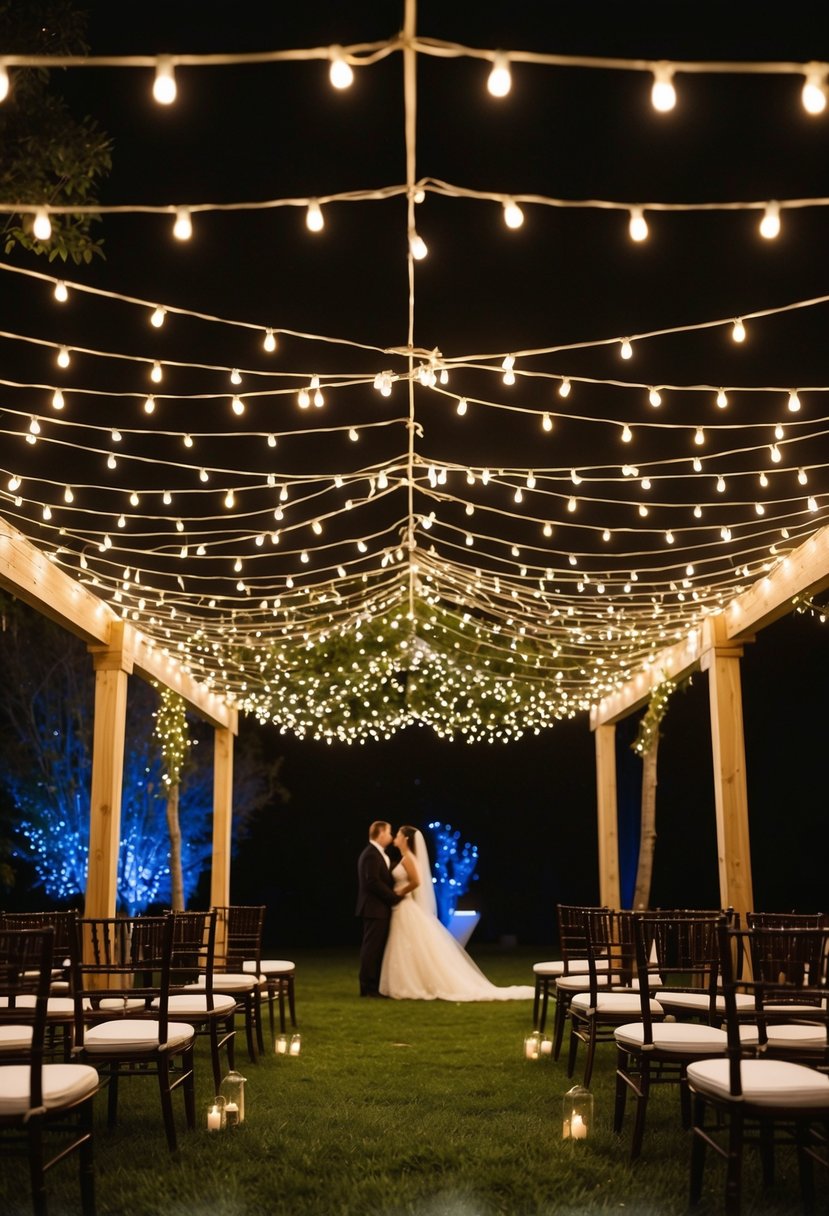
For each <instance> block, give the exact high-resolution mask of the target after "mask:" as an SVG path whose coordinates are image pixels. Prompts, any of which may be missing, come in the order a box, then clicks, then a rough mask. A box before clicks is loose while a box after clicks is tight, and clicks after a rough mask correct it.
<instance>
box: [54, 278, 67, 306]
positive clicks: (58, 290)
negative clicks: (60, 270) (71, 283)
mask: <svg viewBox="0 0 829 1216" xmlns="http://www.w3.org/2000/svg"><path fill="white" fill-rule="evenodd" d="M55 299H56V300H57V301H58V303H59V304H65V303H66V301H67V300H68V299H69V291H68V289H67V286H66V284H65V283H64V281H63V279H58V281H57V283H55Z"/></svg>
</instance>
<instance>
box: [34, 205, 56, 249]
mask: <svg viewBox="0 0 829 1216" xmlns="http://www.w3.org/2000/svg"><path fill="white" fill-rule="evenodd" d="M32 232H33V234H34V236H35V237H36V239H37V240H38V241H48V240H49V239H50V237H51V235H52V221H51V220H50V219H49V212H48V211H47V210H46V208H45V207H39V208H38V209H37V211H36V212H35V220H34V223H33V224H32Z"/></svg>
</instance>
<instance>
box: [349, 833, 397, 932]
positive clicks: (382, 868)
mask: <svg viewBox="0 0 829 1216" xmlns="http://www.w3.org/2000/svg"><path fill="white" fill-rule="evenodd" d="M397 902H398V899H397V896H396V895H395V893H394V879H393V878H392V876H391V868H390V867H389V866H387V865H386V863H385V861H383V858H382V857H381V856H380V852H379V850H378V849H377V847H376V846H375V845H373V844H367V845H366V847H365V848H364V849H363V851H362V853H361V854H360V856H359V858H358V859H357V912H356V915H357V916H376V917H380V918H388V917H389V916H391V910H392V908H393V907H394V905H395V904H396V903H397Z"/></svg>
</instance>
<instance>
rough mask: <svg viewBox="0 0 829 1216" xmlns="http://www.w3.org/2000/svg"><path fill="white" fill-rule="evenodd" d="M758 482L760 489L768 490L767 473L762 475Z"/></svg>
mask: <svg viewBox="0 0 829 1216" xmlns="http://www.w3.org/2000/svg"><path fill="white" fill-rule="evenodd" d="M757 480H758V481H759V483H760V488H761V489H762V490H766V489H768V484H769V479H768V477H766V475H765V473H761V474H760V476H759V477H758V478H757Z"/></svg>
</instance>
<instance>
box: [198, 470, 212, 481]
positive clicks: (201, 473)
mask: <svg viewBox="0 0 829 1216" xmlns="http://www.w3.org/2000/svg"><path fill="white" fill-rule="evenodd" d="M209 476H210V475H209V473H208V472H207V469H199V481H207V479H208V477H209Z"/></svg>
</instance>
